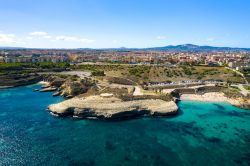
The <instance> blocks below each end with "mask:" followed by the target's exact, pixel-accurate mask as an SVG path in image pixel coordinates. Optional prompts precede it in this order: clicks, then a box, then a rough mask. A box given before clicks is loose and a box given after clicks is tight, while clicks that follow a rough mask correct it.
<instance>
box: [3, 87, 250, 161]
mask: <svg viewBox="0 0 250 166" xmlns="http://www.w3.org/2000/svg"><path fill="white" fill-rule="evenodd" d="M39 87H40V85H39V84H35V85H30V86H22V87H17V88H10V89H2V90H0V166H182V165H183V166H217V165H218V166H236V165H237V166H238V165H245V166H248V165H250V110H243V109H240V108H236V107H234V106H232V105H229V104H226V103H203V102H194V101H181V102H179V103H178V106H179V108H180V110H179V114H178V115H176V116H174V117H161V118H159V117H158V118H156V117H155V118H152V117H143V118H138V119H133V120H126V121H115V122H112V121H103V120H80V119H74V118H70V117H68V118H61V117H56V116H52V115H51V114H49V112H47V111H46V108H47V107H48V105H50V104H53V103H58V102H61V101H63V100H64V99H63V98H61V97H52V93H49V92H48V93H40V92H34V91H33V90H34V89H37V88H39Z"/></svg>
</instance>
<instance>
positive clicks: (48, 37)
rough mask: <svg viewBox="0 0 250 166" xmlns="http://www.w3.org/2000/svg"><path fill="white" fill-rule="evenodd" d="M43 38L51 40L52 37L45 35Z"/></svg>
mask: <svg viewBox="0 0 250 166" xmlns="http://www.w3.org/2000/svg"><path fill="white" fill-rule="evenodd" d="M44 38H45V39H51V38H52V36H50V35H46V36H44Z"/></svg>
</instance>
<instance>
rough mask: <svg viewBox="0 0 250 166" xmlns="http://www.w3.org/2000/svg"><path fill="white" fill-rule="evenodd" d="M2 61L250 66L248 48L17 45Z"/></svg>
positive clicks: (2, 53) (0, 57) (0, 56)
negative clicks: (187, 49)
mask: <svg viewBox="0 0 250 166" xmlns="http://www.w3.org/2000/svg"><path fill="white" fill-rule="evenodd" d="M0 62H3V63H15V62H54V63H56V62H70V63H71V64H79V63H82V62H94V63H98V62H110V63H125V64H145V65H150V64H153V65H165V66H168V67H171V66H172V65H176V64H190V65H207V66H227V67H230V68H233V69H235V70H242V69H244V68H249V67H250V52H249V51H233V52H230V51H228V52H227V51H221V52H218V51H217V52H216V51H209V52H185V51H140V50H139V51H133V50H132V51H131V50H128V51H127V50H77V49H76V50H41V49H20V50H19V49H17V50H2V51H0Z"/></svg>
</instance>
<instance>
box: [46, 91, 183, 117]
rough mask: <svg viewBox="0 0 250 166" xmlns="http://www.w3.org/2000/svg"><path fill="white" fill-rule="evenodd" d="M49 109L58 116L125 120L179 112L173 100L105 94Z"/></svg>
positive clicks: (76, 98)
mask: <svg viewBox="0 0 250 166" xmlns="http://www.w3.org/2000/svg"><path fill="white" fill-rule="evenodd" d="M48 110H49V111H50V112H51V113H53V114H55V115H58V116H72V117H77V118H87V119H92V118H94V119H106V120H123V119H130V118H135V117H140V116H169V115H175V114H177V113H178V107H177V105H176V103H175V102H173V101H169V102H167V101H163V100H160V99H151V100H150V99H146V100H136V101H122V100H121V99H119V98H117V97H113V96H109V97H105V95H104V96H103V95H98V96H97V95H95V96H89V97H85V98H84V97H83V98H79V97H75V98H72V99H69V100H65V101H63V102H61V103H58V104H52V105H50V106H49V107H48Z"/></svg>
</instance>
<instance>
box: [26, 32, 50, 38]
mask: <svg viewBox="0 0 250 166" xmlns="http://www.w3.org/2000/svg"><path fill="white" fill-rule="evenodd" d="M29 35H30V36H37V37H44V36H47V35H48V33H47V32H41V31H36V32H31V33H30V34H29Z"/></svg>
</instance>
